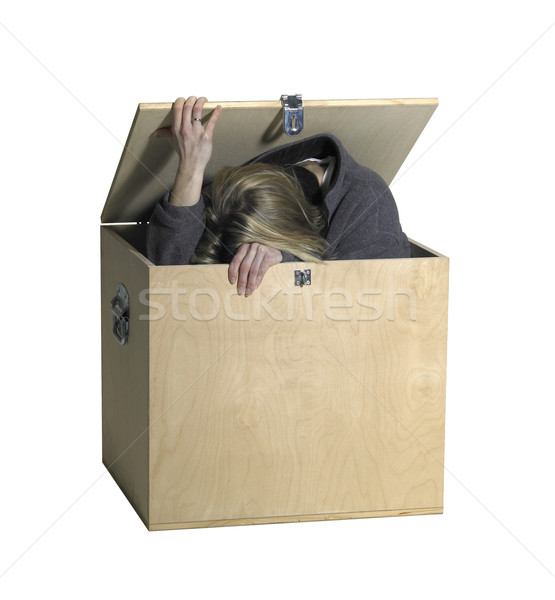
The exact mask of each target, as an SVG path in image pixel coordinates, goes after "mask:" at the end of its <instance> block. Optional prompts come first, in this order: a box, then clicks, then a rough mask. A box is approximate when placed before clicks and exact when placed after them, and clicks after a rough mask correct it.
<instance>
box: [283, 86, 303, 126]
mask: <svg viewBox="0 0 555 600" xmlns="http://www.w3.org/2000/svg"><path fill="white" fill-rule="evenodd" d="M281 105H282V106H283V129H284V130H285V133H286V134H287V135H298V134H299V133H301V131H302V130H303V125H304V119H303V117H304V109H303V98H302V95H301V94H296V95H295V96H287V95H286V94H284V95H283V96H282V97H281Z"/></svg>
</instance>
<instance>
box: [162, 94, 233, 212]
mask: <svg viewBox="0 0 555 600" xmlns="http://www.w3.org/2000/svg"><path fill="white" fill-rule="evenodd" d="M205 102H206V98H204V97H200V98H198V99H197V98H196V96H189V98H187V100H185V99H184V98H178V99H177V100H176V101H175V102H174V104H173V120H172V126H171V127H164V128H162V129H157V130H156V131H155V132H154V134H153V135H154V136H155V137H162V138H166V139H167V140H168V141H169V142H170V144H171V145H172V147H173V148H174V150H175V151H176V152H177V154H178V156H179V167H178V169H177V175H176V178H175V183H174V186H173V190H172V194H171V197H170V203H171V204H174V205H176V206H192V205H194V204H196V203H197V202H198V201H199V199H200V190H201V188H202V181H203V178H204V170H205V169H206V165H207V164H208V161H209V160H210V157H211V156H212V135H213V133H214V128H215V127H216V123H217V122H218V119H219V117H220V114H221V112H222V107H221V106H220V105H218V106H217V107H216V108H215V109H214V111H213V112H212V114H211V115H210V118H209V119H208V122H207V123H206V125H205V126H203V125H202V122H201V120H200V119H201V117H202V107H203V106H204V103H205Z"/></svg>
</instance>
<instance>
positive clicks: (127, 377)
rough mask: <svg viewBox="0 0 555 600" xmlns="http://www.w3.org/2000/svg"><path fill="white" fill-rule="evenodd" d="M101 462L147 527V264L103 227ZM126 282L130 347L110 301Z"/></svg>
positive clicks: (139, 255)
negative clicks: (118, 332)
mask: <svg viewBox="0 0 555 600" xmlns="http://www.w3.org/2000/svg"><path fill="white" fill-rule="evenodd" d="M101 252H102V275H101V286H102V289H101V311H102V460H103V463H104V465H105V466H106V468H107V469H108V470H109V471H110V473H111V474H112V476H113V477H114V479H115V480H116V482H117V483H118V485H119V486H120V487H121V489H122V491H123V492H124V493H125V495H126V496H127V498H128V499H129V501H130V502H131V504H132V505H133V506H134V508H135V509H136V511H137V512H138V513H139V516H140V517H141V518H142V519H143V521H144V522H145V523H147V522H148V414H149V410H148V377H149V374H148V322H146V321H142V320H140V318H139V316H140V314H141V311H140V310H139V298H140V294H141V290H144V289H147V288H148V261H146V259H145V258H144V257H143V256H142V255H141V254H139V253H138V252H137V251H136V250H134V249H133V248H132V247H131V246H130V245H129V244H127V243H126V242H125V241H123V240H122V239H121V238H120V237H119V236H117V235H116V234H115V233H114V232H112V231H110V230H109V229H108V228H106V227H102V228H101ZM118 283H123V284H124V285H125V287H126V288H127V291H128V292H129V295H130V298H131V307H130V314H129V319H130V334H129V342H128V343H127V344H126V345H124V346H121V345H120V344H119V343H118V341H117V340H116V339H115V338H114V337H113V334H112V315H111V299H112V298H113V297H114V296H115V294H116V286H117V284H118Z"/></svg>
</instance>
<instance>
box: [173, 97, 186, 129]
mask: <svg viewBox="0 0 555 600" xmlns="http://www.w3.org/2000/svg"><path fill="white" fill-rule="evenodd" d="M184 106H185V98H178V99H177V100H176V101H175V102H174V103H173V115H172V129H173V131H175V132H177V131H181V122H182V121H183V114H182V113H183V107H184Z"/></svg>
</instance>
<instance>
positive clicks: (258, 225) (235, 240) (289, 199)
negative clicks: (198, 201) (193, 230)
mask: <svg viewBox="0 0 555 600" xmlns="http://www.w3.org/2000/svg"><path fill="white" fill-rule="evenodd" d="M204 220H205V230H204V233H203V235H202V237H201V239H200V241H199V244H198V246H197V248H196V251H195V254H194V256H193V258H192V262H194V263H228V262H230V261H231V259H232V258H233V256H234V255H235V253H236V252H237V250H238V249H239V247H240V246H241V245H242V244H244V243H248V242H259V243H261V244H265V245H267V246H271V247H272V248H276V249H278V250H281V251H285V252H289V253H290V254H293V256H295V257H297V258H298V259H300V260H302V261H309V262H313V261H320V260H322V258H323V257H324V255H325V252H326V249H327V243H326V241H325V240H324V238H323V237H322V235H321V234H322V232H323V231H324V230H325V228H326V215H325V212H324V210H323V209H322V207H320V206H318V205H316V204H313V203H311V202H309V201H308V200H307V199H306V197H305V195H304V193H303V190H302V188H301V186H300V184H299V182H298V180H297V178H296V177H295V176H294V175H293V174H290V173H289V172H287V171H286V170H285V169H284V168H282V167H279V166H275V165H267V164H264V163H254V164H251V165H246V166H243V167H226V168H224V169H222V170H221V171H219V172H218V174H217V175H216V177H215V179H214V182H213V184H212V190H211V192H210V198H209V199H208V201H207V206H206V210H205V212H204Z"/></svg>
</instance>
